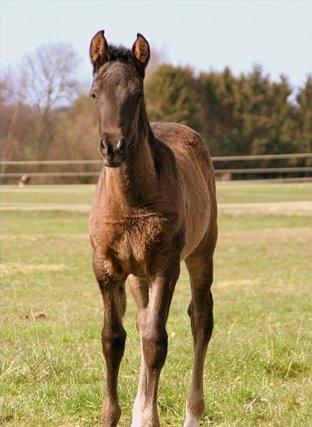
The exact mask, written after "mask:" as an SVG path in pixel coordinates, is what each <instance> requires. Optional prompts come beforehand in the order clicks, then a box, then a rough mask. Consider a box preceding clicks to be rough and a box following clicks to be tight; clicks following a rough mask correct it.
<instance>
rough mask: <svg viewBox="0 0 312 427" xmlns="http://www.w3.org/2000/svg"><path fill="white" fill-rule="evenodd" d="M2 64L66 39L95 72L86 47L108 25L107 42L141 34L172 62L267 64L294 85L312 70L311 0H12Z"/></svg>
mask: <svg viewBox="0 0 312 427" xmlns="http://www.w3.org/2000/svg"><path fill="white" fill-rule="evenodd" d="M1 3H2V5H1V65H2V66H3V67H6V66H7V65H10V64H14V62H15V61H18V60H19V59H20V58H21V57H22V56H23V55H24V54H26V53H29V52H31V51H32V50H34V49H35V48H36V47H37V46H38V45H40V44H43V43H48V42H57V41H67V42H69V43H71V44H72V45H73V46H74V48H75V49H76V50H77V51H78V53H79V55H80V56H81V58H82V62H81V68H80V77H81V78H83V79H88V78H90V77H91V69H90V66H89V60H88V48H89V42H90V38H91V37H92V35H93V34H94V33H95V32H96V31H98V30H99V29H103V28H104V29H105V33H106V36H107V39H108V41H109V42H114V43H118V44H119V43H122V44H125V45H126V46H129V47H130V46H131V45H132V43H133V41H134V40H135V37H136V33H137V32H141V33H142V34H144V35H145V37H146V38H147V39H148V40H149V41H150V44H151V45H152V46H155V47H156V48H161V49H165V51H166V54H167V58H168V59H169V60H170V62H172V63H174V64H182V65H185V64H188V65H191V66H193V67H194V68H195V69H197V70H209V69H210V68H213V69H216V70H220V69H222V68H223V67H224V66H226V65H229V66H230V67H231V68H232V70H234V72H235V73H238V72H240V71H246V70H250V68H251V67H252V65H253V64H261V65H263V66H264V68H265V70H266V71H267V72H269V73H270V74H271V75H272V76H273V78H277V77H278V76H279V75H280V73H284V74H286V75H287V76H288V77H289V79H290V81H291V83H292V84H293V85H294V86H298V85H300V84H302V82H303V81H304V79H305V77H306V75H307V74H308V73H311V72H312V54H311V52H312V48H311V46H312V0H311V1H310V0H306V1H300V0H298V1H291V0H289V1H282V0H280V1H272V0H271V1H265V0H262V1H252V0H249V1H234V0H232V1H192V2H191V1H186V0H184V1H183V0H180V1H160V0H159V1H147V0H145V1H120V2H118V1H103V0H102V1H82V0H80V1H78V0H75V1H65V0H64V1H60V0H54V1H44V0H41V1H39V0H38V1H27V0H23V1H14V0H4V1H3V0H2V2H1Z"/></svg>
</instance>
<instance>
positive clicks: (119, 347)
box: [102, 327, 127, 361]
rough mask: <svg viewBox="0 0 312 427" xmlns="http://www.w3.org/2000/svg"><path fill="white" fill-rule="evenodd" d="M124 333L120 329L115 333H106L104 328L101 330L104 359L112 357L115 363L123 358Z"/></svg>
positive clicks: (125, 335)
mask: <svg viewBox="0 0 312 427" xmlns="http://www.w3.org/2000/svg"><path fill="white" fill-rule="evenodd" d="M126 337H127V334H126V331H125V330H124V329H123V328H120V329H118V330H115V331H110V330H109V331H108V330H107V329H106V328H105V327H104V328H103V330H102V347H103V354H104V356H105V358H106V359H107V358H110V357H113V358H114V359H115V360H116V361H117V360H120V359H121V358H122V356H123V353H124V350H125V343H126Z"/></svg>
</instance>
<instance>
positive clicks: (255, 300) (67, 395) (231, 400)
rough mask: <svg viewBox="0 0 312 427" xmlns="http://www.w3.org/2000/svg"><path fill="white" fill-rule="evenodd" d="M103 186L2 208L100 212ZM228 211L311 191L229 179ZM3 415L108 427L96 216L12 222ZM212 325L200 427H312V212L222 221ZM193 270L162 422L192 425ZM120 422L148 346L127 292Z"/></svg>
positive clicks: (31, 193) (8, 229) (172, 343)
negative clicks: (95, 193)
mask: <svg viewBox="0 0 312 427" xmlns="http://www.w3.org/2000/svg"><path fill="white" fill-rule="evenodd" d="M91 196H92V187H90V186H87V187H82V186H81V187H79V186H72V187H60V188H58V187H49V188H44V187H38V188H35V187H31V188H25V189H23V190H22V191H21V190H15V189H14V188H8V187H5V188H4V189H3V191H2V194H1V203H2V205H5V206H10V205H11V206H17V205H23V206H24V205H27V204H28V203H29V204H37V203H39V204H45V203H59V204H82V203H83V204H89V203H90V200H91ZM218 196H219V201H220V202H222V203H246V202H257V203H259V202H264V203H265V202H275V201H276V202H279V201H282V202H287V201H291V202H293V201H311V200H312V185H311V184H235V183H224V184H223V183H222V184H219V185H218ZM2 217H3V222H2V227H1V228H2V236H1V263H2V264H1V275H2V278H1V283H2V288H3V298H2V300H3V308H2V314H3V322H2V341H3V343H4V346H3V352H2V362H3V363H2V396H3V402H2V415H1V420H0V423H2V424H6V425H11V426H96V425H100V409H101V402H102V398H103V387H102V376H103V370H104V364H103V360H102V354H101V345H100V331H101V322H102V309H101V303H100V294H99V291H98V289H97V285H96V284H95V280H94V278H93V273H92V270H91V251H90V246H89V240H88V214H87V213H86V212H71V211H53V210H52V211H44V212H39V211H31V212H23V211H5V212H4V213H3V215H2ZM219 226H220V238H219V243H218V246H217V251H216V257H215V260H216V262H215V263H216V269H215V282H214V286H213V289H214V298H215V330H214V335H213V338H212V340H211V345H210V347H209V352H208V357H207V363H206V369H205V398H206V413H205V417H204V419H203V425H204V426H207V425H214V426H244V427H245V426H285V427H288V426H311V425H312V419H311V416H312V339H311V338H312V336H311V335H312V333H311V331H312V314H311V313H312V299H311V282H312V280H311V279H312V277H311V276H312V274H311V265H312V250H311V241H312V213H311V214H310V215H308V214H306V215H304V216H303V215H284V214H283V212H281V213H280V214H274V215H272V214H270V215H266V214H264V213H261V214H257V213H253V215H248V214H247V213H244V214H239V215H238V214H233V215H232V214H226V213H221V216H220V221H219ZM188 303H189V285H188V279H187V274H186V271H185V268H184V267H183V268H182V274H181V277H180V279H179V282H178V284H177V287H176V292H175V295H174V299H173V303H172V307H171V312H170V317H169V321H168V334H169V354H168V358H167V361H166V364H165V367H164V370H163V372H162V378H161V384H160V390H159V409H160V416H161V422H162V425H163V426H173V427H178V426H181V425H182V420H183V415H184V407H185V400H186V395H187V390H188V384H189V381H190V375H191V368H192V340H191V334H190V326H189V319H188V317H187V315H186V309H187V306H188ZM125 327H126V330H127V333H128V338H127V346H126V352H125V357H124V359H123V362H122V365H121V373H120V400H121V406H122V410H123V413H122V418H121V421H120V426H122V427H123V426H128V425H129V423H130V419H131V406H132V403H133V400H134V396H135V392H136V383H137V381H136V380H137V374H138V366H139V340H138V336H137V332H136V329H135V306H134V302H133V300H132V298H131V296H130V295H129V296H128V310H127V314H126V318H125Z"/></svg>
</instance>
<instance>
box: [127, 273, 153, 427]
mask: <svg viewBox="0 0 312 427" xmlns="http://www.w3.org/2000/svg"><path fill="white" fill-rule="evenodd" d="M128 281H129V285H130V290H131V292H132V295H133V297H134V299H135V301H136V304H137V328H138V330H139V332H140V340H141V366H140V375H139V385H138V391H137V394H136V398H135V401H134V405H133V409H132V423H131V427H141V425H142V417H143V409H144V406H145V394H146V382H147V379H146V375H147V372H146V365H145V360H144V354H143V348H142V336H141V335H142V334H141V331H140V329H141V328H140V316H142V313H143V311H144V310H145V309H146V307H147V305H148V300H149V298H148V282H147V281H146V280H144V279H140V278H139V277H135V276H129V279H128Z"/></svg>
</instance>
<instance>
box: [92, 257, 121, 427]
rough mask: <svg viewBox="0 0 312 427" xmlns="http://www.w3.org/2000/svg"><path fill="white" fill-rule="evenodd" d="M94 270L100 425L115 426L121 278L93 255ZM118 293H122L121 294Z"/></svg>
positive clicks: (117, 403)
mask: <svg viewBox="0 0 312 427" xmlns="http://www.w3.org/2000/svg"><path fill="white" fill-rule="evenodd" d="M93 266H94V271H95V275H96V278H97V280H98V283H99V286H100V289H101V293H102V297H103V307H104V325H103V330H102V348H103V355H104V358H105V362H106V372H105V375H106V378H105V383H106V396H105V400H104V404H103V426H104V427H115V426H117V423H118V421H119V418H120V414H121V411H120V406H119V402H118V393H117V386H118V372H119V365H120V362H121V359H122V357H123V353H124V349H125V341H126V331H125V330H124V328H123V323H122V316H123V314H124V310H125V295H124V282H125V278H124V277H121V276H120V275H118V274H116V272H114V269H113V268H109V267H111V266H112V264H111V263H110V262H109V261H107V260H103V259H102V258H101V257H98V256H96V254H95V255H94V262H93ZM121 294H122V295H121Z"/></svg>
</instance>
